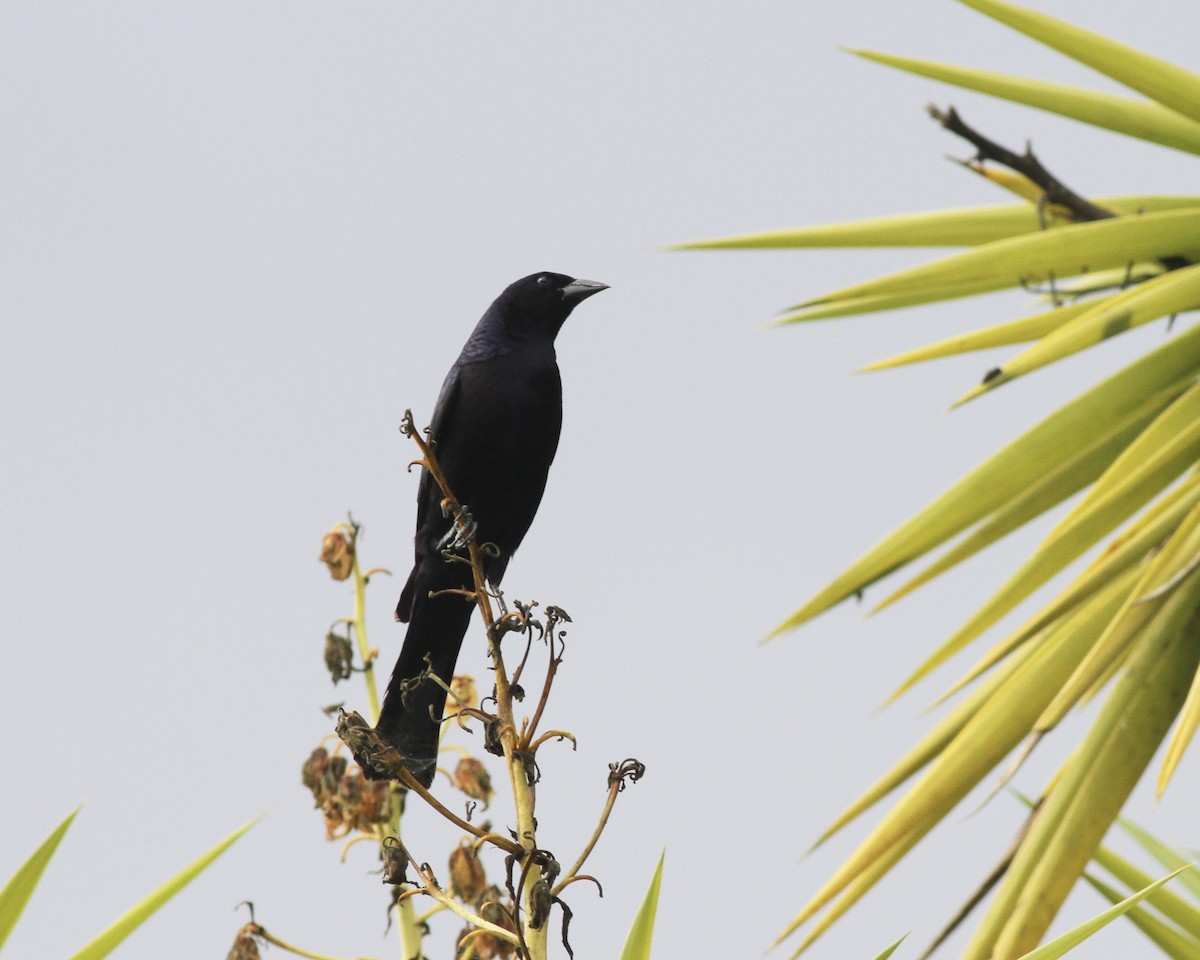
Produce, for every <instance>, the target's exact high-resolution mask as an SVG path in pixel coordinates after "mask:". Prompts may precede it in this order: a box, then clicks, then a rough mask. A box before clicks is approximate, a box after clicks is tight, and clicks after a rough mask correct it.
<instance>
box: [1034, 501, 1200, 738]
mask: <svg viewBox="0 0 1200 960" xmlns="http://www.w3.org/2000/svg"><path fill="white" fill-rule="evenodd" d="M1198 548H1200V507H1194V508H1193V509H1192V511H1191V512H1190V513H1189V514H1188V515H1187V517H1185V518H1184V519H1183V520H1182V521H1181V522H1180V525H1179V527H1178V529H1176V531H1175V532H1174V533H1173V534H1172V535H1171V537H1170V539H1169V540H1167V542H1166V544H1165V545H1164V546H1163V548H1162V550H1160V551H1159V552H1158V554H1157V556H1155V557H1154V558H1153V559H1152V560H1151V561H1150V563H1149V564H1147V566H1146V568H1145V570H1144V571H1143V572H1142V575H1141V576H1140V577H1139V579H1138V584H1137V587H1136V588H1135V589H1134V591H1133V592H1132V593H1131V595H1130V597H1129V599H1128V600H1127V601H1126V602H1125V603H1124V605H1123V606H1122V607H1121V609H1120V611H1118V613H1117V615H1116V616H1115V617H1114V618H1113V620H1112V622H1111V623H1110V624H1108V626H1107V627H1106V628H1105V630H1104V632H1103V633H1102V634H1100V636H1099V637H1098V638H1097V640H1096V643H1095V645H1094V646H1093V647H1092V649H1091V651H1090V652H1089V654H1088V656H1087V657H1086V658H1085V659H1084V660H1083V661H1082V662H1081V663H1080V664H1079V666H1078V668H1077V669H1076V670H1075V672H1074V673H1073V674H1072V676H1071V678H1070V679H1069V680H1068V681H1067V682H1066V683H1065V684H1064V685H1063V687H1062V689H1061V690H1060V691H1059V693H1058V696H1056V697H1055V698H1054V701H1053V702H1052V703H1051V704H1050V706H1049V707H1047V708H1046V712H1045V713H1044V714H1043V715H1042V716H1041V717H1039V718H1038V721H1037V729H1038V730H1039V731H1046V730H1050V729H1052V728H1053V727H1055V726H1057V725H1058V724H1059V723H1060V722H1061V721H1062V719H1063V717H1065V716H1066V714H1067V712H1068V711H1069V710H1070V709H1071V708H1072V707H1073V706H1074V705H1075V704H1076V702H1078V701H1079V700H1080V699H1081V698H1082V697H1083V696H1085V695H1086V694H1087V693H1088V691H1089V690H1092V689H1093V688H1094V687H1095V686H1096V685H1097V684H1098V683H1099V682H1100V681H1101V680H1102V679H1103V678H1104V675H1105V673H1106V671H1107V670H1108V668H1109V667H1110V666H1111V665H1112V663H1113V662H1114V661H1115V660H1116V658H1117V657H1119V656H1121V655H1122V654H1123V653H1124V652H1125V651H1127V650H1130V649H1132V648H1133V647H1134V646H1135V644H1139V643H1145V642H1147V637H1148V636H1149V635H1157V634H1164V635H1168V636H1169V635H1172V634H1175V633H1178V632H1179V631H1180V630H1181V629H1182V628H1183V626H1184V624H1185V623H1186V622H1187V621H1188V619H1189V618H1190V617H1191V612H1192V610H1194V609H1197V605H1196V604H1193V605H1192V606H1189V603H1190V602H1191V600H1192V598H1196V599H1197V600H1200V582H1193V583H1191V584H1187V585H1186V586H1185V585H1182V584H1181V585H1180V589H1177V590H1175V591H1172V592H1171V593H1170V594H1168V595H1167V596H1165V597H1162V598H1159V599H1158V600H1156V601H1152V602H1143V601H1144V599H1145V597H1146V596H1147V595H1148V594H1150V593H1153V592H1154V591H1156V590H1157V589H1159V588H1160V587H1163V586H1165V585H1167V584H1169V583H1170V582H1171V580H1172V578H1173V577H1174V576H1175V575H1176V573H1177V572H1178V571H1179V569H1180V567H1181V565H1182V564H1183V563H1185V562H1187V561H1188V560H1189V558H1190V557H1191V556H1193V555H1194V551H1195V550H1196V549H1198ZM1196 581H1200V578H1196Z"/></svg>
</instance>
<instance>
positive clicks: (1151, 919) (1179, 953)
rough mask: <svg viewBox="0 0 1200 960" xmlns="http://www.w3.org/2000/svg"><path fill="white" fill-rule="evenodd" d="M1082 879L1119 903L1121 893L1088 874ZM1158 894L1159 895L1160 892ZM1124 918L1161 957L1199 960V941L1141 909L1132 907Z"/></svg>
mask: <svg viewBox="0 0 1200 960" xmlns="http://www.w3.org/2000/svg"><path fill="white" fill-rule="evenodd" d="M1083 879H1084V880H1086V881H1087V882H1088V883H1090V884H1091V885H1092V888H1093V889H1094V890H1095V891H1096V892H1097V893H1099V894H1100V896H1102V897H1104V899H1106V900H1107V901H1108V902H1109V903H1119V902H1120V901H1121V898H1122V896H1124V895H1123V894H1122V893H1121V891H1119V890H1117V889H1115V888H1113V887H1110V886H1109V885H1108V884H1107V883H1105V882H1104V881H1103V880H1101V879H1100V878H1099V877H1094V876H1092V875H1091V874H1090V873H1085V874H1084V875H1083ZM1158 892H1159V893H1161V892H1162V890H1159V891H1158ZM1125 918H1126V919H1127V920H1129V922H1130V923H1132V924H1133V925H1134V926H1136V927H1137V928H1138V929H1139V930H1140V931H1142V933H1144V934H1145V935H1146V937H1147V939H1149V940H1150V942H1151V943H1153V944H1154V945H1155V946H1156V947H1158V949H1159V951H1160V952H1161V953H1162V954H1163V956H1165V957H1169V958H1171V960H1200V941H1196V940H1193V939H1192V938H1191V937H1189V936H1188V935H1187V934H1186V933H1184V932H1183V931H1181V930H1176V929H1175V928H1174V927H1172V926H1171V925H1170V924H1167V923H1164V922H1163V921H1162V920H1160V919H1159V918H1158V917H1156V916H1154V915H1153V914H1152V913H1150V911H1148V910H1146V909H1144V908H1143V907H1134V908H1133V909H1132V910H1130V911H1129V912H1128V913H1126V914H1125Z"/></svg>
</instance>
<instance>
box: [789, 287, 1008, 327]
mask: <svg viewBox="0 0 1200 960" xmlns="http://www.w3.org/2000/svg"><path fill="white" fill-rule="evenodd" d="M990 289H991V288H990V286H989V285H988V283H974V284H961V283H960V284H954V285H951V286H947V287H926V288H923V289H921V290H915V291H907V292H904V293H893V294H882V295H880V296H877V297H853V298H851V299H849V300H838V301H837V302H836V303H823V304H819V305H817V306H813V307H804V306H795V307H789V308H788V311H787V312H785V313H784V315H783V316H781V317H776V318H775V319H774V320H771V321H770V322H769V325H770V326H774V327H783V326H788V325H789V324H793V323H805V322H807V321H809V320H830V319H833V318H834V317H850V316H855V315H857V314H860V313H882V312H884V311H886V310H898V309H900V308H901V307H915V306H919V305H920V304H923V303H939V302H941V301H943V300H958V299H961V298H963V297H973V296H975V295H976V294H978V293H988V292H989V291H990Z"/></svg>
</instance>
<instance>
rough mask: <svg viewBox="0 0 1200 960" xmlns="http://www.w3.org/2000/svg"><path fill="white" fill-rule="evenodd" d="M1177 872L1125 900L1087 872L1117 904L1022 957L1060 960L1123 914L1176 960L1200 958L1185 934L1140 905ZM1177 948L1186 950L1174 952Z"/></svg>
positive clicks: (1173, 877)
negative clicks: (1172, 928)
mask: <svg viewBox="0 0 1200 960" xmlns="http://www.w3.org/2000/svg"><path fill="white" fill-rule="evenodd" d="M1177 873H1178V871H1177V872H1176V873H1168V874H1167V875H1166V876H1165V877H1162V878H1161V879H1159V880H1156V881H1155V882H1154V883H1152V884H1151V885H1150V886H1148V887H1146V888H1145V889H1144V890H1139V891H1138V892H1137V893H1135V894H1133V896H1130V897H1126V898H1125V899H1124V900H1122V899H1121V895H1120V894H1119V893H1117V892H1116V891H1115V890H1113V889H1112V888H1111V887H1108V886H1107V885H1106V884H1104V883H1102V882H1101V881H1100V880H1096V879H1095V878H1093V877H1089V876H1087V875H1086V874H1085V875H1084V876H1085V879H1087V880H1088V882H1089V883H1091V884H1092V886H1094V887H1095V888H1096V889H1097V890H1099V891H1100V894H1101V895H1102V896H1105V897H1107V898H1108V899H1109V900H1111V901H1112V903H1113V904H1114V905H1113V906H1112V907H1110V908H1109V909H1107V910H1105V911H1104V912H1103V913H1101V914H1100V915H1098V916H1096V917H1093V918H1092V919H1091V920H1089V921H1088V922H1087V923H1083V924H1080V925H1079V926H1078V927H1075V928H1074V929H1073V930H1070V931H1068V932H1067V933H1064V934H1063V935H1062V936H1061V937H1055V938H1054V939H1053V940H1051V941H1050V942H1049V943H1047V944H1045V945H1044V946H1042V947H1038V948H1037V949H1036V950H1032V951H1030V952H1029V953H1027V954H1025V956H1024V957H1022V958H1021V960H1058V958H1059V957H1062V956H1064V955H1065V954H1066V953H1067V952H1068V951H1069V950H1073V949H1074V948H1075V947H1077V946H1079V944H1081V943H1083V941H1084V940H1086V939H1087V938H1088V937H1090V936H1091V935H1092V934H1094V933H1095V932H1096V931H1097V930H1100V929H1101V928H1103V927H1105V926H1107V925H1108V924H1110V923H1112V921H1114V920H1116V919H1117V917H1120V916H1126V917H1129V918H1130V919H1131V920H1133V921H1134V923H1136V924H1137V925H1138V927H1139V928H1140V929H1141V930H1142V931H1143V932H1145V933H1146V934H1147V936H1149V937H1150V939H1151V940H1153V941H1154V942H1155V943H1156V944H1158V946H1159V947H1160V948H1162V949H1164V950H1168V946H1169V948H1170V952H1168V956H1170V957H1172V958H1175V960H1200V953H1195V952H1192V949H1191V948H1190V945H1189V944H1188V943H1187V939H1186V938H1185V937H1183V936H1182V935H1181V934H1179V933H1177V932H1176V931H1173V930H1171V929H1170V928H1169V927H1167V926H1166V924H1164V923H1162V921H1160V920H1155V919H1154V918H1153V917H1151V916H1150V915H1149V914H1148V913H1146V911H1145V910H1143V909H1141V908H1140V907H1139V906H1138V904H1139V903H1141V902H1142V901H1143V900H1144V899H1146V898H1147V897H1149V896H1151V895H1152V894H1153V893H1155V892H1156V891H1157V890H1159V889H1160V888H1161V887H1162V885H1163V884H1165V883H1167V882H1168V881H1170V880H1173V879H1175V876H1176V874H1177ZM1109 894H1112V896H1109ZM1143 921H1145V925H1143ZM1151 931H1153V933H1152V932H1151ZM1160 934H1161V939H1160V936H1159V935H1160ZM1175 950H1182V951H1183V952H1178V953H1177V952H1173V951H1175Z"/></svg>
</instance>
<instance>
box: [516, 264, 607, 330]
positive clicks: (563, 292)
mask: <svg viewBox="0 0 1200 960" xmlns="http://www.w3.org/2000/svg"><path fill="white" fill-rule="evenodd" d="M607 289H608V284H606V283H597V282H596V281H595V280H576V279H574V278H572V277H568V276H567V275H566V274H564V273H545V272H543V273H531V274H530V275H529V276H527V277H523V278H522V279H520V280H518V281H517V282H516V283H513V284H510V285H509V287H508V289H506V290H505V291H504V292H503V293H502V294H500V296H499V297H498V298H497V299H496V303H495V306H496V307H498V308H499V309H500V311H501V313H502V314H503V316H504V319H505V325H506V326H507V327H508V329H509V331H510V332H511V333H514V334H517V335H518V336H538V335H545V334H549V335H550V337H551V338H553V337H554V336H555V335H556V334H557V333H558V330H559V328H560V327H561V326H562V325H563V322H564V321H565V320H566V319H567V317H569V316H570V315H571V311H572V310H574V309H575V306H576V304H578V303H580V302H582V301H584V300H586V299H587V298H588V297H590V296H591V295H592V294H594V293H599V292H600V291H601V290H607Z"/></svg>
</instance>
